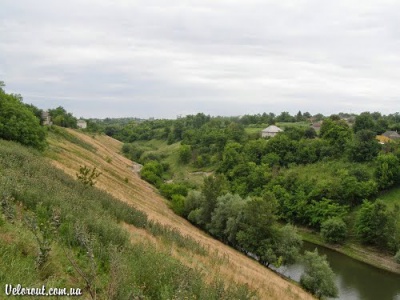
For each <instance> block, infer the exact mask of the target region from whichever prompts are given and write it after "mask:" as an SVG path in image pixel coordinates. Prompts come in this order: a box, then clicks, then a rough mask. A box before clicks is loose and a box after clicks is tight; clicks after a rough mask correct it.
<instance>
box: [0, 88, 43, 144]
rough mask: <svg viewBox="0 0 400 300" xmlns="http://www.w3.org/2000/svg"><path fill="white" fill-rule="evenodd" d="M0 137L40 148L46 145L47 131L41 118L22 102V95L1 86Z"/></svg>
mask: <svg viewBox="0 0 400 300" xmlns="http://www.w3.org/2000/svg"><path fill="white" fill-rule="evenodd" d="M0 138H2V139H5V140H12V141H17V142H19V143H21V144H23V145H26V146H31V147H34V148H37V149H40V150H43V149H44V148H45V147H46V140H45V139H46V132H45V130H44V128H43V127H42V126H40V120H39V119H38V118H37V117H36V116H35V115H34V113H33V112H32V111H31V110H30V109H29V108H28V107H27V106H26V105H24V103H22V99H21V97H20V96H15V95H13V94H7V93H6V92H4V90H3V89H2V88H1V87H0Z"/></svg>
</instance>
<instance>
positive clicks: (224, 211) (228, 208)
mask: <svg viewBox="0 0 400 300" xmlns="http://www.w3.org/2000/svg"><path fill="white" fill-rule="evenodd" d="M247 201H248V199H247V200H244V199H242V198H241V197H240V196H239V195H232V194H229V193H228V194H226V195H223V196H220V197H218V198H217V204H216V207H215V209H214V211H213V213H212V217H211V223H210V224H209V225H208V228H209V231H210V233H211V234H212V235H213V236H215V237H217V238H218V239H219V240H221V241H223V242H225V243H228V244H230V245H236V244H237V240H236V235H237V233H238V230H239V223H240V221H241V218H242V211H243V209H244V206H245V205H246V202H247Z"/></svg>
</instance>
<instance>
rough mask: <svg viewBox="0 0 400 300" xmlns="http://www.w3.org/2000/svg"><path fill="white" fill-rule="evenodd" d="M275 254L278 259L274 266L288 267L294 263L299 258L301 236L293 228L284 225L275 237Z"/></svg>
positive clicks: (301, 242)
mask: <svg viewBox="0 0 400 300" xmlns="http://www.w3.org/2000/svg"><path fill="white" fill-rule="evenodd" d="M275 239H276V242H275V245H274V246H275V249H274V250H275V253H276V256H277V257H278V262H277V263H275V264H276V265H280V264H283V265H289V264H293V263H295V262H296V261H297V260H298V258H299V256H300V249H301V247H302V245H303V241H302V239H301V236H300V235H299V234H298V233H297V230H296V228H295V227H294V226H292V225H290V224H286V225H285V226H283V227H281V228H280V229H279V230H278V235H277V237H275Z"/></svg>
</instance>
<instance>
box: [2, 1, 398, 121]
mask: <svg viewBox="0 0 400 300" xmlns="http://www.w3.org/2000/svg"><path fill="white" fill-rule="evenodd" d="M3 2H4V3H2V10H1V11H0V20H1V21H0V35H1V36H2V38H1V40H0V77H1V78H0V80H4V81H5V82H6V84H7V88H8V90H10V91H12V92H18V93H21V94H22V95H23V96H24V97H25V100H26V102H32V103H34V104H35V103H36V104H37V105H39V106H41V107H49V106H56V105H63V106H65V107H66V108H67V109H71V110H73V111H74V112H76V114H77V115H79V116H80V115H82V116H91V117H96V116H103V117H104V116H107V113H109V114H110V116H118V115H121V116H122V115H123V116H127V113H129V114H131V116H139V117H141V116H142V117H143V116H147V117H149V116H154V117H175V116H176V115H178V114H185V113H195V112H199V111H204V112H206V113H210V114H223V115H240V114H243V113H258V112H263V111H274V112H279V111H283V110H284V111H290V112H292V113H294V112H297V111H298V110H299V109H300V110H302V111H307V110H308V111H311V112H315V113H316V112H319V111H321V112H324V113H332V112H338V111H345V110H347V109H350V110H352V111H353V112H361V111H365V110H381V111H382V112H384V113H390V112H393V111H392V110H393V104H394V103H395V101H396V99H397V97H398V95H399V92H400V88H399V87H398V82H399V79H400V78H399V77H400V75H399V71H398V70H399V69H400V68H399V67H400V54H399V53H398V48H399V47H398V46H399V44H398V43H399V37H400V32H399V29H398V28H400V26H399V25H400V24H399V19H398V17H397V12H398V11H399V9H400V4H399V3H398V2H397V1H355V0H352V1H331V2H327V1H316V0H313V1H261V0H260V1H257V0H251V1H249V0H247V1H244V0H236V1H228V0H219V1H212V0H201V1H200V0H197V1H196V0H181V1H178V0H177V1H169V2H165V1H161V0H151V1H149V0H146V1H144V0H143V1H118V2H117V1H111V0H96V1H95V0H87V1H78V0H70V1H68V2H65V1H63V2H60V1H49V0H44V1H41V2H40V4H41V5H38V4H37V2H35V1H23V2H22V1H11V0H5V1H3ZM94 103H96V104H95V105H94ZM131 107H135V108H137V109H130V108H131ZM104 114H106V115H104Z"/></svg>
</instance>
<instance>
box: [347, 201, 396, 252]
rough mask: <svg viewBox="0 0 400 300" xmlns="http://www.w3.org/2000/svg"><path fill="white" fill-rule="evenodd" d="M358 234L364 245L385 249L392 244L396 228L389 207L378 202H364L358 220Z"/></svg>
mask: <svg viewBox="0 0 400 300" xmlns="http://www.w3.org/2000/svg"><path fill="white" fill-rule="evenodd" d="M355 228H356V232H357V235H358V236H359V238H360V239H361V241H362V242H363V243H366V244H370V245H375V246H378V247H381V248H385V247H387V246H389V244H391V241H390V240H391V238H392V237H393V235H394V233H395V231H396V228H395V226H394V218H393V216H392V215H391V213H390V212H389V210H388V207H387V205H386V204H385V203H384V202H382V201H380V200H377V201H375V202H370V201H364V203H363V204H362V205H361V208H360V211H359V213H358V216H357V219H356V225H355Z"/></svg>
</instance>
